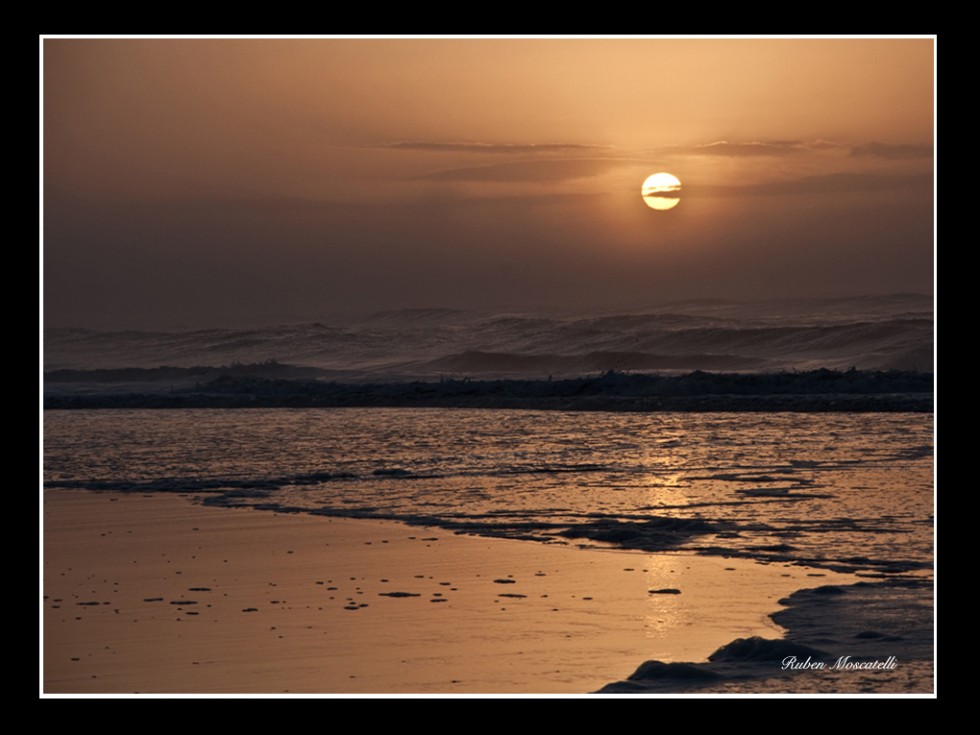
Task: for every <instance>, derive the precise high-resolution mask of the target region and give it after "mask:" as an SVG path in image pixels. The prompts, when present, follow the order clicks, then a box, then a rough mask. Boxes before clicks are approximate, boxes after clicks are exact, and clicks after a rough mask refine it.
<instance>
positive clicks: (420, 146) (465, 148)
mask: <svg viewBox="0 0 980 735" xmlns="http://www.w3.org/2000/svg"><path fill="white" fill-rule="evenodd" d="M377 147H378V148H388V149H393V150H405V151H433V152H444V151H454V152H460V153H519V154H527V153H574V152H575V151H582V152H593V151H596V150H602V149H606V148H609V146H606V145H590V144H584V143H530V144H520V143H436V142H425V141H412V140H401V141H395V142H393V143H383V144H381V145H379V146H377Z"/></svg>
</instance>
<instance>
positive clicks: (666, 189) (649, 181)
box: [640, 171, 681, 211]
mask: <svg viewBox="0 0 980 735" xmlns="http://www.w3.org/2000/svg"><path fill="white" fill-rule="evenodd" d="M640 191H641V193H642V195H643V201H644V202H645V203H646V205H647V206H648V207H650V209H656V210H659V211H665V210H668V209H673V208H674V207H676V206H677V205H678V203H679V202H680V197H679V196H677V194H679V193H680V191H681V181H680V179H678V178H677V177H676V176H674V175H673V174H668V173H665V172H663V171H661V172H659V173H655V174H652V175H650V176H648V177H647V178H646V180H645V181H644V182H643V187H642V188H641V189H640Z"/></svg>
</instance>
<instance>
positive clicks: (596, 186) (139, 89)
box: [41, 38, 935, 326]
mask: <svg viewBox="0 0 980 735" xmlns="http://www.w3.org/2000/svg"><path fill="white" fill-rule="evenodd" d="M42 43H43V63H44V75H43V84H42V90H41V94H42V101H43V105H44V130H43V139H44V145H43V153H44V178H45V188H44V191H45V197H44V212H45V219H44V222H45V230H44V241H43V246H44V268H45V280H44V288H45V301H44V304H45V317H46V322H47V323H48V324H50V325H80V326H141V325H142V326H163V325H171V324H184V325H193V324H194V323H196V322H195V320H198V321H199V322H200V323H205V322H224V323H231V322H233V321H234V320H235V319H237V318H239V317H253V316H259V315H262V314H296V315H304V316H309V317H315V318H318V317H321V316H326V315H329V314H331V313H337V312H349V311H370V310H374V309H382V308H398V307H401V306H448V307H456V308H468V307H486V306H506V307H522V308H523V307H534V306H559V307H568V308H574V307H578V306H582V307H594V306H609V307H618V306H624V307H625V306H630V307H631V308H633V307H638V308H642V306H643V304H645V303H654V302H660V301H664V300H670V299H679V298H705V297H723V298H733V297H734V298H758V297H764V296H774V297H783V296H792V295H856V294H861V293H881V292H888V291H909V290H914V291H925V292H928V291H930V290H931V287H932V260H933V236H932V232H933V183H932V174H933V140H934V130H933V119H934V89H933V79H934V70H933V59H934V46H935V42H934V40H933V39H930V38H904V39H745V38H736V39H676V38H670V39H625V38H617V39H574V40H573V39H556V38H550V39H524V40H507V39H453V40H427V39H402V40H395V39H258V40H245V39H240V40H232V39H186V40H173V39H144V40H137V39H129V40H127V39H62V38H47V39H44V40H43V41H42ZM661 170H662V171H669V172H671V173H673V174H675V175H676V176H678V177H679V178H680V179H681V181H682V183H683V192H682V199H681V202H680V204H679V205H678V207H676V208H675V209H673V210H671V211H669V212H654V211H652V210H650V209H648V208H647V207H645V205H644V204H643V201H642V199H641V198H640V184H641V183H642V181H643V179H644V178H645V177H646V176H647V175H648V174H650V173H653V172H655V171H661Z"/></svg>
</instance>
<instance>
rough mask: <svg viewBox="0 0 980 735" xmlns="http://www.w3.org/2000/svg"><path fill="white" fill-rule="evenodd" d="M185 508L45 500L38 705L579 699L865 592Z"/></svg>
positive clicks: (400, 530)
mask: <svg viewBox="0 0 980 735" xmlns="http://www.w3.org/2000/svg"><path fill="white" fill-rule="evenodd" d="M193 501H194V498H193V495H192V494H181V495H177V494H151V495H146V494H119V493H95V492H88V491H67V490H48V491H45V492H44V600H43V603H42V608H43V623H44V630H43V634H44V650H43V673H44V676H43V681H42V692H43V693H44V694H45V695H57V694H84V693H103V694H106V693H113V694H125V693H130V694H132V693H150V692H160V693H188V694H189V693H202V694H221V693H225V694H233V693H239V694H240V693H270V694H272V693H277V694H283V693H297V692H308V693H317V694H338V695H340V694H351V693H364V694H398V693H412V694H422V695H426V694H428V695H438V694H494V693H499V694H518V693H528V694H583V695H584V694H586V693H588V692H595V691H598V690H600V689H601V688H602V687H604V686H606V685H608V684H609V683H611V682H616V681H620V680H622V679H623V678H624V677H627V676H628V675H629V674H630V673H631V672H632V671H634V670H635V669H636V667H637V665H638V664H639V663H640V662H641V661H644V660H649V659H658V660H661V661H673V662H689V661H705V660H706V659H707V657H708V656H709V655H710V654H711V653H712V652H714V651H715V650H716V649H718V648H719V647H720V646H724V645H726V644H728V643H730V642H731V641H733V640H735V639H737V638H748V637H752V636H765V637H768V638H774V637H781V636H782V634H783V632H784V631H783V630H782V629H781V628H780V627H779V626H778V625H777V624H776V623H775V622H774V621H773V620H772V618H771V617H770V615H771V614H772V613H775V612H776V611H777V610H778V609H779V608H780V605H779V602H778V601H779V600H781V599H783V598H785V597H786V596H787V595H789V594H792V593H795V592H797V591H799V590H801V589H805V588H813V587H818V586H822V585H827V584H851V583H853V582H854V581H856V580H857V578H855V577H853V576H852V575H845V574H836V573H834V572H830V571H827V570H811V569H807V568H802V567H797V566H793V565H790V564H785V565H783V564H760V563H757V562H754V561H747V560H743V559H724V558H712V557H703V556H695V555H689V554H683V553H677V552H672V553H642V552H630V551H619V550H603V549H579V548H573V547H569V546H565V545H548V544H541V543H529V542H527V541H518V540H511V539H496V538H485V537H477V536H464V535H453V534H451V533H448V532H446V531H444V530H442V529H426V528H421V527H417V526H407V525H404V524H401V523H398V522H394V521H376V520H365V519H347V518H332V517H320V516H313V515H306V514H280V513H275V512H270V511H258V510H252V509H230V508H214V507H207V506H204V505H201V504H199V503H196V502H193ZM671 590H679V591H680V592H679V593H673V592H671Z"/></svg>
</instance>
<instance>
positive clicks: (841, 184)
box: [684, 173, 932, 196]
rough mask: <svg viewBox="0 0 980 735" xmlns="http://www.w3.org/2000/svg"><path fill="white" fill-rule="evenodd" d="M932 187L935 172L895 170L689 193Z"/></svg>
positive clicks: (692, 189)
mask: <svg viewBox="0 0 980 735" xmlns="http://www.w3.org/2000/svg"><path fill="white" fill-rule="evenodd" d="M927 186H928V187H931V186H932V175H931V174H917V175H913V176H895V175H891V174H858V173H835V174H826V175H823V176H806V177H803V178H800V179H791V180H787V181H775V182H770V183H765V184H752V185H746V186H700V187H698V186H689V187H686V188H685V190H684V195H685V196H696V195H701V196H744V195H753V194H762V195H768V194H829V193H840V192H854V191H882V190H892V189H908V188H914V187H923V188H924V187H927Z"/></svg>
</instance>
